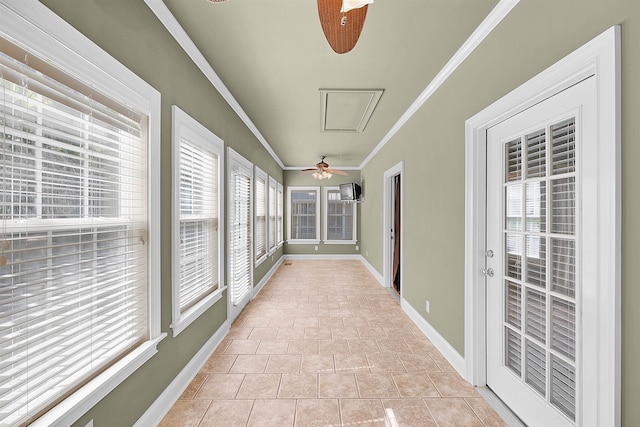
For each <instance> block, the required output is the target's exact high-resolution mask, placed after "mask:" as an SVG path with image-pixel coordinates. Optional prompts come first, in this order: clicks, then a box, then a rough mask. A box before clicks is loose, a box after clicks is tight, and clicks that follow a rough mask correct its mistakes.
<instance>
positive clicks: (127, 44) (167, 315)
mask: <svg viewBox="0 0 640 427" xmlns="http://www.w3.org/2000/svg"><path fill="white" fill-rule="evenodd" d="M42 3H43V4H45V5H46V6H47V7H49V8H50V9H52V10H53V11H54V12H55V13H57V14H58V15H60V16H61V17H62V18H63V19H65V20H66V21H67V22H69V23H70V24H71V25H73V26H74V27H75V28H76V29H78V30H79V31H80V32H82V33H83V34H84V35H86V36H87V37H88V38H89V39H91V40H92V41H93V42H95V43H96V44H98V45H99V46H100V47H101V48H103V49H104V50H106V51H107V52H108V53H109V54H111V55H112V56H113V57H115V58H116V59H117V60H118V61H120V62H121V63H123V64H124V65H125V66H126V67H128V68H129V69H131V70H132V71H133V72H135V73H136V74H137V75H139V76H140V77H141V78H143V79H144V80H146V81H147V82H148V83H149V84H151V85H152V86H153V87H155V88H156V89H157V90H158V91H160V93H161V95H162V111H161V113H162V116H161V120H162V138H161V151H162V154H161V168H162V179H161V187H162V200H161V209H162V212H163V214H162V218H161V228H162V248H161V253H162V283H161V288H162V290H161V298H162V316H161V318H162V331H163V332H167V333H168V337H167V338H165V339H164V341H162V342H161V343H160V345H159V352H158V354H156V355H155V356H154V357H153V358H152V359H151V360H150V361H149V362H148V363H146V364H145V365H144V366H143V367H141V368H140V369H138V370H137V371H136V372H135V373H134V374H133V375H132V376H131V377H129V378H128V379H127V380H126V381H125V382H124V383H123V384H121V385H120V386H119V387H117V388H116V389H115V390H114V391H113V392H112V393H110V394H109V395H108V396H107V397H106V398H105V399H103V400H102V401H101V402H100V403H98V404H97V405H96V406H95V407H94V408H93V409H91V410H90V411H89V412H88V413H87V414H86V415H85V416H83V417H82V418H81V419H80V420H79V421H78V422H77V423H76V425H78V426H84V425H86V423H87V422H88V421H89V420H90V419H93V420H94V425H96V426H130V425H132V424H133V423H135V422H136V421H137V420H138V418H139V417H140V416H141V415H142V414H143V413H144V411H145V410H146V409H147V408H148V407H149V406H150V405H151V404H152V403H153V402H154V401H155V399H156V398H157V397H158V396H159V395H160V393H162V391H163V390H164V389H165V388H166V387H167V386H168V385H169V383H170V382H171V381H172V380H173V379H174V377H175V376H176V375H177V374H178V373H179V372H180V371H181V370H182V369H183V368H184V366H185V365H186V364H187V363H188V362H189V360H191V358H192V357H193V356H194V355H195V354H196V353H197V351H198V350H199V349H200V348H201V347H202V346H203V344H204V343H205V342H206V341H207V340H208V339H209V338H210V337H211V336H212V335H213V333H214V332H215V331H216V330H217V329H218V328H219V327H220V325H222V323H224V321H225V320H226V316H227V307H226V296H225V298H223V299H222V300H220V301H219V302H218V303H216V304H215V305H214V306H213V307H212V308H211V309H209V310H208V311H207V312H206V313H205V314H203V315H202V316H201V317H200V318H199V319H198V320H197V321H195V322H194V323H193V324H191V325H190V326H189V327H188V328H187V329H186V330H185V331H183V332H182V333H181V334H180V335H178V337H177V338H173V337H172V331H171V330H170V328H169V324H170V323H171V273H172V272H171V269H172V266H171V245H172V242H171V214H170V212H171V197H170V195H171V164H172V162H171V105H172V104H176V105H178V106H179V107H180V108H182V109H183V110H184V111H185V112H186V113H187V114H189V115H191V116H192V117H194V118H195V119H196V120H198V121H199V122H200V123H202V124H203V125H204V126H206V127H207V128H208V129H210V130H211V131H212V132H213V133H215V134H216V135H217V136H219V137H220V138H222V139H223V140H224V142H225V146H231V147H233V149H234V150H236V151H237V152H239V153H240V154H242V155H243V156H244V157H246V158H247V159H248V160H249V161H251V162H252V163H254V164H255V165H257V166H259V167H260V168H261V169H262V170H264V171H265V172H267V173H268V174H270V175H271V176H273V177H274V178H276V180H278V181H280V182H282V181H283V176H282V170H281V168H280V167H279V166H278V164H277V163H276V162H275V161H274V160H273V159H272V158H271V156H270V155H269V154H268V153H267V151H266V150H265V149H264V148H263V147H262V145H261V144H260V142H259V141H258V140H257V139H256V138H255V136H254V135H253V134H252V133H251V132H250V131H249V130H248V129H247V127H246V126H245V125H244V123H243V122H242V121H241V120H240V118H238V116H237V115H236V113H235V112H233V110H232V109H231V108H230V107H229V106H228V104H227V103H226V101H224V99H223V98H222V97H221V96H220V94H219V93H218V92H217V91H216V90H215V89H214V88H213V86H211V84H210V83H209V81H208V80H207V79H206V78H205V76H204V75H203V74H202V73H201V72H200V71H199V70H198V69H197V68H196V66H195V65H194V64H193V62H192V61H191V59H189V57H187V55H186V54H185V53H184V52H183V50H182V48H180V47H179V46H178V44H177V43H176V42H175V41H174V39H173V38H172V37H171V35H170V34H169V33H168V32H167V31H166V30H165V28H164V27H163V26H162V24H161V23H160V22H159V21H158V20H157V18H156V17H155V15H154V14H153V13H152V12H151V10H150V9H149V8H148V7H147V6H146V5H145V3H144V2H143V1H141V0H140V1H131V0H109V1H104V0H82V1H79V0H42ZM225 176H226V172H225ZM281 254H282V249H280V250H279V251H278V252H276V254H275V256H274V257H273V258H272V257H269V259H268V260H267V261H265V262H264V263H262V264H261V265H260V266H259V268H258V269H257V270H256V271H254V282H255V283H257V282H259V281H260V279H262V277H263V276H264V274H265V273H266V272H267V271H268V270H269V269H270V268H271V267H272V265H273V264H274V263H275V262H276V261H277V260H278V258H279V257H280V256H281Z"/></svg>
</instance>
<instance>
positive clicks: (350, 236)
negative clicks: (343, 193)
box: [324, 187, 357, 244]
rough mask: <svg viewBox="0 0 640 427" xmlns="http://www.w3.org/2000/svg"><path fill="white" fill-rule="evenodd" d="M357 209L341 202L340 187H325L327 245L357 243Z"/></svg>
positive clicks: (325, 235) (353, 205)
mask: <svg viewBox="0 0 640 427" xmlns="http://www.w3.org/2000/svg"><path fill="white" fill-rule="evenodd" d="M356 207H357V205H356V204H355V203H348V202H343V201H341V200H340V187H324V212H325V218H324V242H325V243H329V244H348V243H356Z"/></svg>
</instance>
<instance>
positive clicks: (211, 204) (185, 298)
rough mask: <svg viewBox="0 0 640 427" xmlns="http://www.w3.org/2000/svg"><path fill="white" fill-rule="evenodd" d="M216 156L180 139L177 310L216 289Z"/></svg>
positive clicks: (187, 306)
mask: <svg viewBox="0 0 640 427" xmlns="http://www.w3.org/2000/svg"><path fill="white" fill-rule="evenodd" d="M217 177H218V156H217V154H215V153H212V152H211V151H208V150H206V149H203V148H201V147H200V146H198V145H196V144H194V143H193V142H192V141H190V140H189V139H188V138H186V137H183V138H182V139H181V141H180V297H179V298H180V312H182V313H183V312H184V311H186V310H187V309H189V308H190V307H191V306H193V305H194V304H195V303H197V302H198V301H200V300H201V299H202V298H204V297H205V296H206V295H208V294H210V293H212V292H213V291H215V290H216V289H218V286H219V282H218V198H217V196H218V182H217Z"/></svg>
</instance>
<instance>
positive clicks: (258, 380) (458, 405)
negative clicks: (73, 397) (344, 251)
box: [160, 261, 505, 427]
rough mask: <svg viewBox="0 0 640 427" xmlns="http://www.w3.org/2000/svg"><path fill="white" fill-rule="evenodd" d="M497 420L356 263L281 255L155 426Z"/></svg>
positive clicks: (494, 423) (465, 423)
mask: <svg viewBox="0 0 640 427" xmlns="http://www.w3.org/2000/svg"><path fill="white" fill-rule="evenodd" d="M504 425H505V424H504V422H503V421H502V420H501V418H500V417H499V416H498V415H497V414H496V412H494V410H493V409H492V408H491V407H490V406H489V405H488V404H487V403H486V401H485V400H484V399H483V398H482V397H481V396H480V395H479V394H478V393H477V392H476V390H475V389H474V388H473V387H472V386H471V385H469V384H468V383H467V382H465V381H464V380H463V379H462V378H461V377H460V376H459V375H458V374H457V373H456V371H455V370H454V369H453V368H452V367H451V366H450V365H449V364H448V363H447V361H446V360H445V358H444V357H443V356H442V355H441V354H440V353H439V352H438V350H436V348H435V347H434V346H433V344H431V342H430V341H429V340H428V339H427V338H426V337H425V336H424V335H423V334H422V332H421V331H420V330H419V329H418V328H417V327H416V326H415V324H414V323H413V322H412V321H411V320H410V319H409V318H408V317H407V315H406V314H405V313H404V312H403V311H402V309H401V308H400V306H399V305H398V303H397V302H396V300H395V299H394V298H393V297H392V296H391V295H390V294H389V292H388V290H386V289H385V288H383V287H381V286H380V285H379V284H378V282H377V281H376V280H375V279H374V278H373V277H372V275H371V274H370V273H369V272H368V270H367V269H366V268H365V267H364V265H363V264H362V263H360V262H359V261H286V262H285V263H284V264H283V265H282V266H281V267H280V268H279V269H278V271H277V272H276V273H275V274H274V275H273V277H272V278H271V279H270V281H269V282H268V283H267V284H266V285H265V287H264V288H263V290H262V292H260V293H259V294H258V296H257V297H256V298H255V299H254V300H253V301H252V302H251V303H249V305H248V306H247V307H246V308H245V310H244V311H243V312H242V313H241V314H240V316H239V317H238V318H237V319H236V321H235V322H234V323H233V325H232V327H231V330H230V332H229V334H228V335H227V337H226V338H225V339H224V340H223V342H222V344H221V345H220V346H219V347H218V348H217V349H216V351H215V352H214V354H213V355H212V356H211V357H210V359H209V360H208V361H207V362H206V364H205V365H204V367H203V368H202V369H201V370H200V372H199V373H198V374H197V375H196V377H195V378H194V380H193V381H192V383H191V384H190V385H189V387H188V388H187V390H186V391H185V392H184V393H183V395H182V396H181V397H180V399H179V400H178V401H177V402H176V404H175V405H174V406H173V407H172V408H171V410H170V411H169V413H168V414H167V416H166V417H165V418H164V420H163V421H162V422H161V424H160V426H161V427H168V426H180V427H187V426H224V427H230V426H261V427H263V426H277V427H283V426H301V427H302V426H324V427H328V426H366V427H374V426H381V427H384V426H440V427H444V426H456V427H458V426H504Z"/></svg>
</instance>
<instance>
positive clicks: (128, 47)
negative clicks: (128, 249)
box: [41, 0, 640, 426]
mask: <svg viewBox="0 0 640 427" xmlns="http://www.w3.org/2000/svg"><path fill="white" fill-rule="evenodd" d="M41 1H42V3H44V4H45V5H47V6H48V7H50V8H51V9H52V10H54V11H55V12H56V13H58V14H59V15H60V16H62V17H63V18H64V19H65V20H67V21H68V22H70V23H71V24H72V25H73V26H74V27H76V28H77V29H78V30H80V31H81V32H82V33H84V34H85V35H86V36H87V37H89V38H90V39H92V40H93V41H94V42H96V43H97V44H98V45H100V46H101V47H102V48H103V49H105V50H106V51H107V52H109V53H110V54H111V55H113V56H114V57H115V58H116V59H118V60H119V61H120V62H122V63H123V64H124V65H125V66H127V67H128V68H130V69H131V70H133V71H134V72H135V73H137V74H138V75H139V76H140V77H142V78H143V79H145V80H146V81H147V82H149V83H150V84H151V85H153V86H154V87H155V88H156V89H158V90H159V91H160V92H161V93H162V170H163V171H166V173H163V178H162V182H161V185H162V188H163V194H164V195H165V196H164V197H163V199H162V211H163V212H169V209H170V198H169V194H170V193H169V191H168V190H169V189H170V181H171V178H170V174H169V171H170V167H171V158H170V144H171V137H170V135H171V134H170V123H171V112H170V106H171V104H177V105H179V106H180V107H181V108H182V109H183V110H185V111H186V112H187V113H188V114H190V115H192V116H193V117H194V118H196V119H197V120H198V121H200V122H201V123H203V124H204V125H205V126H207V127H208V128H209V129H211V130H212V131H213V132H214V133H215V134H216V135H218V136H219V137H221V138H222V139H223V140H224V141H225V143H226V144H227V145H230V146H232V147H233V148H234V149H235V150H236V151H238V152H239V153H241V154H242V155H244V156H245V157H247V159H249V160H250V161H251V162H253V163H255V164H256V165H258V166H259V167H260V168H261V169H263V170H264V171H266V172H267V173H269V174H271V175H272V176H274V177H275V178H276V179H278V180H279V181H281V182H283V183H284V185H285V194H286V186H287V185H312V184H313V183H316V182H315V181H313V180H311V181H313V182H307V181H305V182H302V181H301V180H302V179H303V178H301V177H300V175H299V173H297V172H285V173H284V174H283V172H282V171H281V170H280V168H279V167H278V166H277V164H276V163H275V162H274V161H273V160H272V159H271V158H270V156H269V155H268V153H267V152H266V151H265V150H264V149H263V148H262V147H261V145H260V144H259V142H258V141H257V140H256V138H255V137H254V136H253V135H252V134H251V132H250V131H249V130H248V129H247V128H246V126H244V124H243V123H242V122H241V120H240V119H239V118H238V117H237V116H236V115H235V113H234V112H233V111H232V110H231V108H230V107H229V106H228V105H227V104H226V102H225V101H224V100H223V99H222V97H221V96H220V95H219V94H218V93H217V92H216V91H215V89H213V88H212V87H211V85H210V84H209V82H208V81H207V80H206V79H205V77H204V76H203V75H202V74H201V73H200V72H199V71H198V70H197V68H196V67H195V66H194V65H193V63H192V62H191V60H190V59H189V58H188V57H187V56H186V55H185V54H184V53H183V51H182V50H181V48H180V47H179V46H178V45H177V44H176V43H175V41H174V40H173V39H172V37H171V36H170V35H169V34H168V33H167V32H166V31H165V30H164V28H163V27H162V25H161V24H160V23H159V22H158V21H157V20H156V18H155V16H154V15H153V14H152V13H151V11H150V10H149V9H148V8H147V7H146V6H145V4H144V3H143V2H142V1H131V0H110V1H101V0H82V1H80V0H41ZM615 24H620V25H621V26H622V64H623V70H622V92H623V100H622V102H623V105H622V121H623V135H622V138H623V144H622V151H623V160H622V167H623V172H622V173H623V241H622V245H623V259H622V263H623V270H622V286H623V289H622V293H623V295H622V296H623V302H622V304H623V307H622V321H623V325H622V347H623V349H622V373H623V381H622V411H623V414H622V416H623V425H625V426H633V425H635V423H636V422H637V420H640V405H637V404H636V402H637V401H638V400H640V364H638V363H637V360H640V335H639V334H638V333H637V332H635V328H634V326H635V325H637V324H640V312H639V311H638V310H636V309H635V306H636V305H637V304H639V303H640V288H639V287H638V286H636V282H637V279H636V278H637V277H639V276H640V263H638V262H637V260H636V258H637V256H638V255H637V254H638V253H640V223H638V221H637V220H636V218H638V217H640V197H638V191H637V188H636V187H637V185H636V184H637V183H638V182H640V168H638V167H635V165H636V164H638V163H640V145H639V144H637V143H636V138H635V137H636V135H639V134H640V120H638V117H640V55H639V54H638V40H640V2H638V1H637V0H610V1H602V0H564V1H557V0H535V1H532V0H523V1H521V3H520V4H519V5H518V6H517V7H516V8H515V10H514V11H513V12H512V13H511V14H510V15H509V16H508V17H507V18H506V19H505V21H504V22H503V23H501V24H500V25H499V26H498V28H497V29H496V30H495V31H494V32H493V33H492V34H491V35H490V36H489V37H488V38H487V39H486V40H485V41H484V42H483V43H482V44H481V45H480V46H479V47H478V49H477V50H476V51H475V52H474V53H473V54H472V55H471V56H470V57H469V58H468V59H467V61H465V63H464V64H463V65H462V66H461V67H460V68H459V69H458V70H457V71H456V72H455V73H454V74H453V75H452V77H451V78H450V79H449V80H448V81H447V82H446V83H445V84H444V85H443V86H442V87H441V88H440V89H439V90H438V91H437V92H436V93H435V94H434V95H433V96H432V97H431V99H430V100H429V101H428V102H427V103H426V104H425V105H424V106H423V107H422V108H421V109H420V111H419V112H418V113H417V114H416V115H415V116H414V117H413V118H412V119H411V120H410V121H409V123H407V125H405V126H404V127H403V128H402V129H401V130H400V131H399V132H398V133H397V134H396V135H395V136H394V137H393V139H392V140H391V141H390V143H389V144H387V146H385V147H384V148H383V149H382V150H381V151H380V152H379V153H378V155H377V156H376V157H375V158H374V159H373V160H372V161H371V162H369V163H368V164H367V166H366V167H365V168H364V170H363V171H362V173H361V175H362V179H363V181H364V192H365V202H364V203H362V204H360V205H359V206H358V208H359V209H358V213H359V216H360V218H359V221H358V224H359V229H360V230H359V233H360V235H359V239H358V240H359V242H360V243H361V251H360V252H361V253H362V254H363V255H365V258H366V259H367V261H368V262H369V263H370V264H371V265H373V266H374V267H375V268H376V269H377V270H378V271H379V272H382V259H383V257H382V247H381V242H382V188H383V185H382V184H383V173H384V171H385V170H386V169H388V168H390V167H392V166H393V165H395V164H396V163H397V162H398V161H400V160H405V162H406V163H405V194H406V199H405V200H406V202H405V203H406V204H405V227H406V230H407V232H406V233H405V278H404V286H405V289H404V295H405V297H406V299H407V300H408V301H409V303H410V304H412V305H413V306H414V307H415V308H416V309H417V310H418V311H419V312H421V313H422V315H423V316H424V317H425V318H426V319H427V320H428V321H429V323H430V324H432V325H433V326H434V327H435V328H436V329H437V330H438V332H439V333H440V334H441V335H442V336H443V337H444V338H446V339H447V340H448V341H449V342H450V343H451V345H453V346H454V347H455V348H456V349H457V350H458V351H459V352H460V353H461V354H464V327H463V325H464V283H463V279H464V278H463V266H464V259H463V257H464V121H465V120H466V119H467V118H469V117H471V116H473V115H474V114H476V113H477V112H479V111H481V110H482V109H483V108H484V107H486V106H487V105H489V104H491V103H492V102H494V101H495V100H497V99H499V98H500V97H502V96H503V95H505V94H507V93H509V92H510V91H511V90H513V89H515V88H516V87H517V86H519V85H520V84H522V83H524V82H526V81H527V80H528V79H530V78H531V77H533V76H535V75H536V74H537V73H539V72H540V71H542V70H544V69H545V68H546V67H548V66H550V65H551V64H553V63H554V62H556V61H557V60H559V59H561V58H562V57H564V56H566V55H567V54H569V53H570V52H571V51H573V50H574V49H576V48H577V47H579V46H581V45H582V44H584V43H586V42H587V41H589V40H590V39H592V38H593V37H595V36H597V35H598V34H600V33H601V32H603V31H604V30H605V29H607V28H608V27H610V26H612V25H615ZM443 65H444V64H443ZM355 174H356V173H352V175H353V176H352V177H355ZM352 177H350V178H352ZM335 178H338V177H335ZM305 179H306V178H305ZM309 179H311V178H309ZM350 180H351V179H350ZM353 181H356V182H359V179H355V178H354V179H353ZM338 182H339V181H338V180H337V179H336V180H334V179H332V181H331V184H335V183H338ZM170 229H171V217H170V215H166V214H165V215H163V216H162V233H163V240H162V259H163V270H162V329H163V331H167V332H170V331H169V328H168V325H169V323H170V322H171V310H170V295H171V292H170V277H171V263H170V258H171V257H170V248H171V238H170ZM336 246H337V245H336ZM345 246H346V245H345ZM352 248H353V247H352ZM325 249H326V250H327V252H323V251H324V250H325ZM343 250H347V248H343ZM349 250H351V251H352V252H348V253H356V252H355V249H349ZM281 251H282V249H280V252H278V253H276V256H275V257H274V259H273V261H272V260H271V257H270V259H269V260H268V261H267V262H265V263H263V264H262V265H261V266H260V267H259V268H258V269H257V270H256V271H255V272H254V273H255V274H254V283H257V282H258V281H259V280H260V279H261V278H262V277H263V275H264V274H265V273H266V272H267V271H268V270H269V268H271V265H272V264H271V263H272V262H275V261H277V259H278V257H279V254H280V253H281ZM297 251H301V252H302V253H329V252H330V253H338V252H337V248H336V247H334V248H331V249H329V248H323V249H322V251H320V250H319V251H318V252H315V251H313V248H311V251H309V248H301V247H298V248H295V249H294V248H293V245H285V247H284V253H298V252H297ZM425 299H429V300H430V301H431V313H430V314H429V315H427V314H426V313H424V312H423V307H424V300H425ZM223 301H224V300H223ZM225 318H226V307H225V304H224V302H222V301H221V302H219V303H218V304H216V305H215V306H214V307H212V309H211V310H209V311H208V312H207V313H205V315H203V316H202V317H201V318H200V319H199V320H197V321H196V322H195V323H194V324H193V325H192V326H190V327H189V328H188V329H187V330H185V331H184V332H183V333H182V334H180V335H179V336H178V338H175V339H174V338H171V337H168V338H167V339H165V340H164V341H163V342H162V343H161V344H160V346H159V349H160V351H159V353H158V354H157V355H156V356H155V357H154V358H153V359H152V360H151V361H150V362H148V363H147V364H145V366H143V367H142V368H140V369H139V370H138V371H137V372H136V373H135V374H134V375H132V376H131V377H130V378H129V379H127V380H126V381H125V382H124V383H123V384H122V385H121V386H119V387H118V388H116V390H114V392H112V393H111V394H109V396H107V397H106V398H105V399H104V400H103V401H101V402H100V403H99V404H98V405H96V407H94V408H93V409H92V410H91V411H89V412H88V413H87V414H86V415H85V416H84V417H82V418H81V419H80V420H79V421H78V423H77V425H78V426H84V425H85V424H86V423H87V422H88V420H90V419H94V421H95V425H96V426H100V425H122V426H125V425H131V424H133V423H134V422H135V421H136V420H137V419H138V418H139V417H140V415H141V414H142V413H143V412H144V411H145V410H146V408H147V407H148V406H149V405H150V404H151V403H152V402H153V401H154V400H155V399H156V398H157V396H158V395H159V394H160V393H161V392H162V390H163V389H164V388H165V387H166V386H167V385H168V384H169V382H170V381H171V380H172V379H173V378H174V377H175V375H176V374H178V372H179V371H180V370H181V369H182V367H183V366H184V365H185V364H186V363H187V362H188V361H189V360H190V359H191V357H192V356H193V355H194V354H195V353H196V352H197V351H198V349H199V348H200V347H201V346H202V344H203V343H204V342H206V340H207V339H208V338H209V337H210V336H211V334H212V333H213V332H214V331H215V330H216V329H217V328H218V327H219V325H220V324H222V323H223V322H224V320H225Z"/></svg>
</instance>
